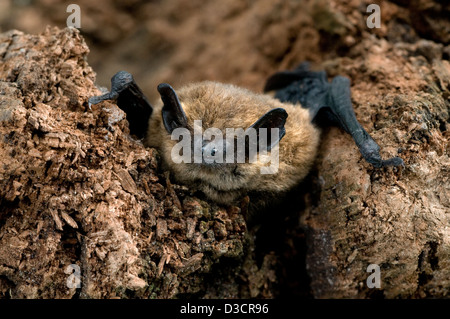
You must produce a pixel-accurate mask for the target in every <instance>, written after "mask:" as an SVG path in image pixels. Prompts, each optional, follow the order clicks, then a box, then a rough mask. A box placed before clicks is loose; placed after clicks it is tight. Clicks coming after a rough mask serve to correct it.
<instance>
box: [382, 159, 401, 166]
mask: <svg viewBox="0 0 450 319" xmlns="http://www.w3.org/2000/svg"><path fill="white" fill-rule="evenodd" d="M382 166H383V167H385V166H402V167H405V162H403V160H402V159H401V158H400V157H393V158H390V159H388V160H384V161H382Z"/></svg>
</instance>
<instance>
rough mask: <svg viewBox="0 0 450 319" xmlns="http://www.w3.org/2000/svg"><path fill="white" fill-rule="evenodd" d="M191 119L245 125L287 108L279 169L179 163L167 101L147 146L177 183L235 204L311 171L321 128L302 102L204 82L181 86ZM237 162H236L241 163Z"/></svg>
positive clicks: (190, 121) (282, 187)
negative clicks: (167, 116)
mask: <svg viewBox="0 0 450 319" xmlns="http://www.w3.org/2000/svg"><path fill="white" fill-rule="evenodd" d="M176 92H177V95H178V97H179V100H180V102H181V105H182V107H183V109H184V111H185V113H186V116H187V118H188V125H189V127H191V128H192V127H193V121H194V120H202V121H203V130H205V129H207V128H210V127H215V128H219V129H222V130H223V132H224V134H225V128H243V129H244V130H245V129H247V128H248V127H250V126H251V125H252V124H253V123H255V122H256V121H257V120H258V119H259V118H260V117H261V116H262V115H264V114H265V113H266V112H268V111H270V110H271V109H274V108H279V107H281V108H284V109H285V110H286V112H287V113H288V118H287V120H286V123H285V129H286V134H285V136H284V137H283V139H282V140H281V141H280V143H279V168H278V172H277V173H276V174H261V173H260V167H261V165H264V164H262V163H260V162H256V163H242V164H224V165H220V166H219V167H216V168H215V169H206V168H204V167H202V165H200V164H194V163H192V164H185V163H180V164H176V163H174V162H173V161H172V159H171V150H172V147H173V146H174V145H175V144H177V142H178V141H175V140H171V138H170V134H169V133H167V131H166V129H165V128H164V125H163V122H162V116H161V108H162V103H161V102H160V103H158V104H154V105H155V107H154V111H153V115H152V117H151V118H150V123H149V131H148V135H147V138H146V141H145V144H146V146H150V147H155V148H157V149H159V151H160V153H161V156H162V158H163V162H164V164H165V165H166V168H168V169H169V170H170V171H171V172H172V173H173V176H174V177H175V179H176V180H177V181H178V182H181V183H183V184H185V185H186V186H188V187H191V188H193V189H199V190H200V191H202V192H203V193H204V194H205V195H206V196H207V197H209V198H210V199H212V200H214V201H216V202H219V203H224V204H230V203H233V202H234V201H236V200H237V199H239V198H240V197H241V196H242V195H244V194H246V193H248V192H258V191H261V192H266V193H267V192H269V193H279V192H280V193H281V192H285V191H288V190H289V189H290V188H292V187H293V186H295V185H296V184H298V183H299V182H300V181H301V180H302V179H303V178H304V177H305V176H306V175H307V173H308V171H309V170H310V168H311V165H312V163H313V161H314V158H315V156H316V150H317V146H318V143H319V135H320V132H319V130H318V129H317V128H316V127H315V126H313V124H311V118H310V115H309V112H308V110H306V109H303V108H302V107H301V106H300V105H292V104H288V103H281V102H279V101H278V100H275V99H274V98H272V97H270V96H268V95H262V94H256V93H253V92H250V91H248V90H245V89H242V88H238V87H236V86H233V85H227V84H221V83H216V82H201V83H195V84H190V85H187V86H185V87H183V88H180V89H178V90H176ZM236 165H237V167H236Z"/></svg>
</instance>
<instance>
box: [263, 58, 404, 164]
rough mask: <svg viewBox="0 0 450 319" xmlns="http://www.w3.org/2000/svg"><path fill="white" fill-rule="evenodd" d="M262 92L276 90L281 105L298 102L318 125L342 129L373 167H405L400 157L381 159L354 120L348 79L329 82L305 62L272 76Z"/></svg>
mask: <svg viewBox="0 0 450 319" xmlns="http://www.w3.org/2000/svg"><path fill="white" fill-rule="evenodd" d="M264 91H265V92H268V91H275V98H276V99H278V100H280V101H281V102H289V103H294V104H295V103H300V104H301V105H302V107H304V108H307V109H308V110H309V111H310V113H311V117H312V119H313V122H314V123H316V124H318V125H319V126H330V125H334V126H338V127H340V128H342V129H343V130H345V131H346V132H347V133H348V134H350V135H351V136H352V138H353V140H354V141H355V143H356V145H357V146H358V148H359V150H360V152H361V154H362V156H363V157H364V159H365V160H366V161H367V162H369V163H370V164H372V165H373V166H374V167H384V166H400V165H402V166H403V165H404V163H403V160H402V159H401V158H399V157H393V158H390V159H388V160H383V159H382V158H381V156H380V147H379V146H378V144H377V143H376V142H375V141H374V140H373V138H372V137H371V136H370V135H369V133H367V131H366V130H365V129H364V128H363V127H362V126H361V124H360V123H359V122H358V120H357V119H356V116H355V112H354V111H353V107H352V103H351V93H350V80H349V79H347V78H345V77H343V76H336V77H335V78H333V80H332V81H331V83H329V82H328V79H327V74H326V73H325V71H318V72H317V71H310V70H309V64H308V63H306V62H304V63H302V64H301V65H300V66H299V67H298V68H297V69H295V70H292V71H283V72H278V73H275V74H274V75H272V76H271V77H270V78H269V79H268V80H267V82H266V86H265V87H264Z"/></svg>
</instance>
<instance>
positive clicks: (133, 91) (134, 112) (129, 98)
mask: <svg viewBox="0 0 450 319" xmlns="http://www.w3.org/2000/svg"><path fill="white" fill-rule="evenodd" d="M105 100H115V101H116V103H117V106H119V107H120V108H121V109H122V110H123V111H124V112H125V113H126V115H127V120H128V123H129V125H130V134H133V135H136V136H137V137H138V138H144V137H145V134H146V133H147V130H148V121H149V119H150V116H151V115H152V112H153V108H152V106H151V104H150V103H149V102H148V100H147V98H146V97H145V95H144V93H143V92H142V90H141V89H140V88H139V86H138V85H137V84H136V82H135V81H134V79H133V76H132V75H131V74H130V73H128V72H125V71H120V72H117V73H116V74H115V75H114V76H113V77H112V78H111V91H110V92H108V93H106V94H103V95H100V96H94V97H91V98H90V99H89V104H90V105H91V104H97V103H100V102H102V101H105Z"/></svg>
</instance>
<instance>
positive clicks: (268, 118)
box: [250, 108, 288, 151]
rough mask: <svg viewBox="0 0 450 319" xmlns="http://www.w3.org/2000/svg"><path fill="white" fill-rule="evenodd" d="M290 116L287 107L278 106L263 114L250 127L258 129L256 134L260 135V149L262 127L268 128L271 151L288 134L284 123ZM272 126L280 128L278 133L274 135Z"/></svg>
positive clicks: (267, 142) (268, 147)
mask: <svg viewBox="0 0 450 319" xmlns="http://www.w3.org/2000/svg"><path fill="white" fill-rule="evenodd" d="M287 117H288V114H287V112H286V110H285V109H282V108H276V109H273V110H270V111H269V112H267V113H266V114H264V115H263V116H261V117H260V118H259V119H258V120H257V121H256V122H255V123H254V124H253V125H252V126H250V128H254V129H256V135H257V137H258V150H259V149H260V146H261V145H260V144H261V143H260V142H261V141H260V139H259V137H260V130H259V129H261V128H266V129H267V139H266V145H267V150H268V151H270V150H271V149H272V147H274V146H275V145H277V144H278V143H279V142H280V141H281V139H282V138H283V136H284V134H286V129H285V128H284V124H285V123H286V118H287ZM272 128H277V129H278V135H277V136H272V130H271V129H272Z"/></svg>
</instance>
